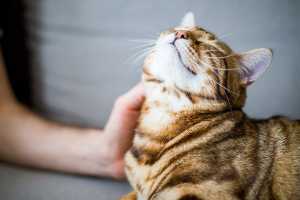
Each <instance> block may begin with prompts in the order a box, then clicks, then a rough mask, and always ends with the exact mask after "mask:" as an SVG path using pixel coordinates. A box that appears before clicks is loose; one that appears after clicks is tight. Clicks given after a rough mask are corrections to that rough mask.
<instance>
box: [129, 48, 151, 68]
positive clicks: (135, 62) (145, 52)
mask: <svg viewBox="0 0 300 200" xmlns="http://www.w3.org/2000/svg"><path fill="white" fill-rule="evenodd" d="M154 50H155V49H154V48H151V49H150V50H147V51H144V52H142V53H140V54H139V55H137V56H136V58H134V59H133V60H132V66H133V67H134V66H136V65H137V64H138V63H139V62H140V61H142V60H143V59H144V58H145V57H146V56H147V55H148V54H149V53H151V52H152V51H154Z"/></svg>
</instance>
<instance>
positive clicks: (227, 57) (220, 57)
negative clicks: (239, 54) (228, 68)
mask: <svg viewBox="0 0 300 200" xmlns="http://www.w3.org/2000/svg"><path fill="white" fill-rule="evenodd" d="M233 55H234V54H230V55H228V56H223V57H210V56H202V57H204V58H214V59H221V58H229V57H231V56H233Z"/></svg>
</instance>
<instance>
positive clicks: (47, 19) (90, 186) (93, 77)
mask: <svg viewBox="0 0 300 200" xmlns="http://www.w3.org/2000/svg"><path fill="white" fill-rule="evenodd" d="M26 5H27V12H26V20H27V25H28V33H29V40H28V44H29V45H30V47H31V52H32V55H33V57H32V69H33V80H34V81H33V86H32V87H33V90H34V103H35V108H36V110H37V111H38V112H39V113H41V114H43V115H44V116H45V117H47V118H49V119H51V120H54V121H59V122H62V123H71V124H77V125H82V126H93V127H103V126H104V125H105V123H106V121H107V119H108V116H109V114H110V111H111V109H112V106H113V103H114V100H115V98H116V97H117V96H119V95H121V94H122V93H124V92H126V91H127V90H129V89H130V88H131V87H132V86H133V85H135V84H136V83H137V82H138V81H139V79H140V71H139V70H140V69H141V65H139V67H138V68H136V69H134V70H130V64H127V65H124V66H123V65H122V64H123V63H124V62H125V61H126V60H127V59H128V58H129V57H130V56H132V55H134V53H136V52H137V50H133V51H126V50H128V49H130V48H132V47H135V46H138V45H140V43H135V42H132V41H129V40H127V39H128V38H129V39H143V38H144V39H145V38H147V39H152V37H151V36H148V35H145V34H143V33H146V34H150V35H153V36H158V34H157V33H156V32H155V31H153V30H151V29H154V30H156V31H158V32H161V31H163V30H166V29H170V28H173V27H175V26H177V25H179V22H180V21H181V18H182V17H183V15H184V14H185V13H186V12H188V11H193V12H194V13H195V15H196V20H197V25H198V26H202V27H204V28H205V29H207V30H209V31H212V32H213V33H215V34H218V33H219V32H221V30H222V29H223V28H224V27H225V26H226V25H227V24H228V23H229V22H230V21H231V20H232V19H233V21H232V22H231V23H230V24H229V25H228V27H227V28H226V29H225V30H224V31H223V32H222V33H221V35H227V34H230V33H233V32H236V31H239V30H242V32H238V33H234V34H231V35H228V36H226V37H224V38H222V40H223V41H225V42H227V43H228V45H229V46H230V47H232V49H233V50H235V51H237V52H243V51H249V50H252V49H255V48H261V47H267V48H271V49H273V50H274V59H273V61H272V63H271V65H270V67H269V69H268V70H267V71H266V73H265V74H264V75H263V76H262V77H261V78H259V79H258V80H257V81H256V82H255V83H254V84H253V85H251V86H250V87H249V89H248V97H249V98H248V100H247V103H246V107H245V109H244V110H245V112H246V113H247V114H248V115H249V116H251V117H256V118H266V117H269V116H271V115H274V114H282V115H286V116H288V117H291V118H300V106H299V102H300V94H299V88H300V81H299V74H300V66H299V63H300V56H299V55H298V54H299V44H300V37H299V35H300V20H299V19H300V13H299V8H300V1H297V0H294V1H292V0H286V1H280V0H264V1H261V0H251V1H250V0H249V1H241V0H226V1H221V0H219V1H218V0H206V1H204V0H189V1H187V0H186V1H184V0H183V1H182V0H172V1H171V0H170V1H162V0H151V1H143V0H127V1H121V0H115V1H108V0H107V1H99V0H40V1H37V0H26ZM221 35H220V36H221ZM0 177H1V178H0V199H32V200H34V199H64V200H67V199H101V200H102V199H116V198H117V197H118V196H119V195H120V194H123V193H126V192H128V191H129V186H128V185H127V184H126V183H122V182H117V181H111V180H106V179H96V178H89V177H80V176H70V175H64V174H57V173H52V172H45V171H40V170H33V169H22V168H19V167H12V166H8V165H3V164H0ZM103 195H104V196H103Z"/></svg>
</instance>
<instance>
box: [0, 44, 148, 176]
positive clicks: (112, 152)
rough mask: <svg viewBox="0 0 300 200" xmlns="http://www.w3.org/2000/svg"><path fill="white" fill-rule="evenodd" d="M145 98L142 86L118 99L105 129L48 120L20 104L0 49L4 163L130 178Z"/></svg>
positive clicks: (1, 156) (0, 127) (1, 151)
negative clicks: (129, 154)
mask: <svg viewBox="0 0 300 200" xmlns="http://www.w3.org/2000/svg"><path fill="white" fill-rule="evenodd" d="M144 98H145V91H144V88H143V86H142V84H141V83H139V84H137V85H136V86H135V87H133V88H132V89H131V90H130V91H129V92H127V93H125V94H124V95H122V96H120V97H118V98H117V100H116V101H115V104H114V107H113V110H112V113H111V115H110V118H109V120H108V122H107V124H106V126H105V128H104V130H97V129H88V128H78V127H72V126H65V125H60V124H57V123H54V122H51V121H48V120H46V119H43V118H42V117H40V116H38V115H37V114H35V113H34V112H33V111H31V110H30V109H28V108H26V107H25V106H23V105H22V104H21V103H19V102H18V101H17V99H16V97H15V96H14V94H13V91H12V88H11V86H10V83H9V80H8V77H7V73H6V71H5V63H4V60H3V57H2V52H1V49H0V159H1V160H3V161H7V162H10V163H14V164H19V165H24V166H30V167H37V168H44V169H50V170H56V171H61V172H68V173H76V174H85V175H93V176H103V177H113V178H115V179H124V178H126V176H125V173H124V166H125V163H124V155H125V153H126V151H127V150H128V149H129V148H130V147H131V145H132V139H133V135H134V129H135V127H136V125H137V119H138V117H139V115H140V108H141V105H142V102H143V100H144Z"/></svg>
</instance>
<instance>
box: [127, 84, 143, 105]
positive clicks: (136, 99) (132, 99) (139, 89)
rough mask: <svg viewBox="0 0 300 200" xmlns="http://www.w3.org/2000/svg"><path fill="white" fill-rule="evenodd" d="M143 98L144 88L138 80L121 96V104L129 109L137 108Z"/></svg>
mask: <svg viewBox="0 0 300 200" xmlns="http://www.w3.org/2000/svg"><path fill="white" fill-rule="evenodd" d="M144 99H145V88H144V86H143V84H142V83H141V82H140V83H138V84H137V85H136V86H134V87H133V88H132V89H131V90H129V91H128V92H127V93H125V94H124V95H123V97H122V103H123V106H124V107H126V108H127V109H129V110H139V109H140V108H141V105H142V103H143V101H144Z"/></svg>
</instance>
